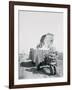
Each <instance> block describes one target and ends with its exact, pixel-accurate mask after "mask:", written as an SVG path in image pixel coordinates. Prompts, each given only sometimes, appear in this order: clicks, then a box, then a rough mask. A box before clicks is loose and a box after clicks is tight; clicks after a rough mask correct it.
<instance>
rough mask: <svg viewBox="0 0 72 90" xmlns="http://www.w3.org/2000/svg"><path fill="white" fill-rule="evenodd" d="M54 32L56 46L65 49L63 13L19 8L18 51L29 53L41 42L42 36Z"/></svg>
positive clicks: (59, 49) (60, 49)
mask: <svg viewBox="0 0 72 90" xmlns="http://www.w3.org/2000/svg"><path fill="white" fill-rule="evenodd" d="M47 33H53V34H54V47H55V48H56V50H57V51H63V13H60V12H59V13H58V12H38V11H24V10H19V13H18V36H19V38H18V51H19V53H24V52H25V53H28V52H29V50H30V48H35V47H36V46H37V44H39V41H40V37H41V36H42V35H44V34H47Z"/></svg>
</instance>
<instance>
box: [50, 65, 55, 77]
mask: <svg viewBox="0 0 72 90" xmlns="http://www.w3.org/2000/svg"><path fill="white" fill-rule="evenodd" d="M50 72H51V73H50V75H56V67H55V66H53V65H50Z"/></svg>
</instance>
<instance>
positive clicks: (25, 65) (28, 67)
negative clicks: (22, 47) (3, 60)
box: [19, 59, 63, 79]
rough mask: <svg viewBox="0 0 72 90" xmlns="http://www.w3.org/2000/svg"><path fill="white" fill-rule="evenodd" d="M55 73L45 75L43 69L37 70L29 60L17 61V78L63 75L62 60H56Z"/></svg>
mask: <svg viewBox="0 0 72 90" xmlns="http://www.w3.org/2000/svg"><path fill="white" fill-rule="evenodd" d="M56 70H57V73H56V75H51V76H50V75H47V74H45V73H44V71H43V70H39V71H38V70H37V67H36V66H34V65H33V64H32V61H31V60H24V59H23V60H20V62H19V79H38V78H39V79H40V78H51V77H62V75H63V60H57V67H56Z"/></svg>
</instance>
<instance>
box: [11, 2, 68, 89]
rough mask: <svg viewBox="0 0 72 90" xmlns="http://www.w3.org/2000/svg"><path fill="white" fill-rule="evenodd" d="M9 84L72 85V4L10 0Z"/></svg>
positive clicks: (12, 85) (37, 85)
mask: <svg viewBox="0 0 72 90" xmlns="http://www.w3.org/2000/svg"><path fill="white" fill-rule="evenodd" d="M9 29H10V31H9V38H10V42H9V46H10V47H9V52H10V53H9V59H10V61H9V68H10V70H9V87H10V88H20V87H42V86H56V85H69V84H70V5H62V4H46V3H31V2H13V1H11V2H9Z"/></svg>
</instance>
